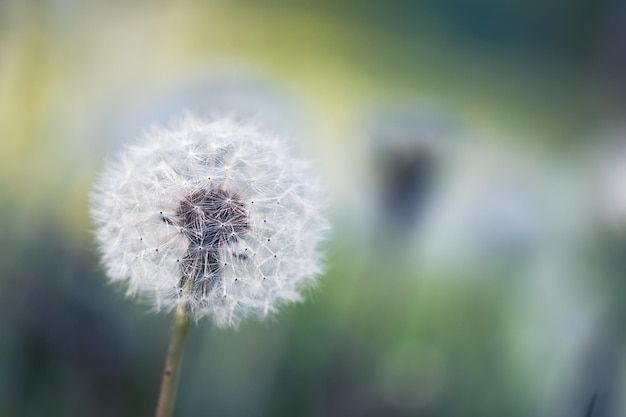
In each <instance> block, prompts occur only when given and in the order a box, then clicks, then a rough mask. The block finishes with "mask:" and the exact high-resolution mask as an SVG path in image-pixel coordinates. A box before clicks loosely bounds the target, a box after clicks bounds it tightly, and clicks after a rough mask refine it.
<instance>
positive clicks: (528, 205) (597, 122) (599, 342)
mask: <svg viewBox="0 0 626 417" xmlns="http://www.w3.org/2000/svg"><path fill="white" fill-rule="evenodd" d="M625 28H626V7H625V6H624V4H623V2H620V1H618V0H613V1H612V0H603V1H594V0H573V1H567V2H566V1H559V0H553V1H534V0H533V1H528V0H510V1H492V0H479V1H475V2H466V1H462V0H445V1H434V0H428V1H421V2H420V1H409V0H406V1H396V2H379V3H375V2H366V1H346V2H333V1H302V2H289V1H282V0H274V1H268V2H262V3H261V2H254V1H244V0H240V1H216V2H200V1H197V2H195V1H180V2H166V1H156V2H148V1H139V2H121V1H119V2H118V1H109V2H99V1H85V2H77V1H70V0H59V1H43V0H42V1H32V2H29V1H11V0H9V1H3V2H1V3H0V415H2V416H42V415H46V416H113V415H115V416H122V415H135V416H139V415H151V414H152V413H153V411H154V408H155V405H156V396H157V392H158V387H159V383H160V380H159V379H160V374H161V370H162V366H163V360H164V356H165V352H166V346H167V341H168V337H169V330H170V324H171V317H168V316H166V315H163V314H161V315H156V314H152V313H151V312H150V311H149V307H147V306H143V305H139V304H137V303H135V302H134V301H133V300H128V299H126V298H125V297H124V296H123V289H120V288H117V287H112V286H109V285H107V284H106V279H105V277H104V275H103V272H102V268H101V267H100V266H99V264H98V257H97V250H96V248H95V245H94V241H93V235H92V225H91V224H90V219H89V216H88V201H89V199H88V195H89V190H90V186H91V183H92V182H93V180H94V178H95V177H96V175H97V173H98V171H99V170H100V169H101V168H102V166H103V161H104V160H105V158H106V157H107V156H110V155H111V154H112V153H114V152H115V151H116V150H117V149H119V148H120V147H121V146H122V145H123V143H125V142H127V141H129V140H132V139H133V138H135V137H136V136H138V135H139V134H140V132H141V131H142V129H143V128H146V127H148V126H150V125H151V124H155V123H158V124H163V123H167V121H168V120H169V118H170V116H172V115H177V114H180V113H181V112H182V111H183V110H184V109H187V110H189V111H193V112H199V113H203V114H223V113H228V114H230V113H234V114H238V115H241V116H242V117H254V118H256V119H257V120H258V121H259V122H260V123H262V124H264V125H266V127H267V129H273V130H275V131H277V132H278V133H281V134H285V135H287V136H292V137H294V138H297V139H300V140H299V141H298V146H300V147H301V148H302V149H303V150H304V151H305V152H306V153H307V154H309V155H310V156H311V157H312V158H313V159H315V160H316V161H317V163H318V165H319V167H320V171H321V173H322V176H323V177H324V180H325V182H326V183H327V184H328V186H329V194H330V195H331V200H332V201H333V204H332V209H331V210H330V212H329V215H330V217H331V219H332V221H333V223H334V229H335V230H334V235H333V239H332V241H330V242H329V243H328V244H327V245H326V252H327V255H328V256H327V258H328V265H329V272H328V273H327V274H326V275H325V276H324V277H322V278H321V279H320V285H319V287H318V288H317V289H315V290H314V291H312V292H311V294H309V296H308V297H307V298H308V301H307V302H306V303H304V304H302V305H297V306H292V307H289V308H287V309H285V310H284V311H283V312H282V313H281V314H280V315H279V316H277V317H276V318H275V319H273V320H272V321H270V322H267V323H247V324H245V325H244V326H242V327H241V328H240V329H239V330H238V331H232V330H217V329H214V328H212V327H211V325H210V324H209V323H208V322H206V323H203V322H201V323H199V324H198V326H197V328H194V329H193V331H192V332H191V336H190V340H189V343H188V345H187V351H186V356H185V358H184V367H183V373H182V379H181V384H180V392H179V397H178V403H177V409H176V414H177V415H180V416H207V415H213V416H483V417H489V416H494V417H495V416H498V417H500V416H578V415H580V416H584V415H586V414H585V413H587V410H588V408H589V406H590V404H591V403H592V402H593V401H594V400H593V398H594V396H595V402H594V404H595V405H594V407H593V408H594V409H593V416H596V417H597V416H623V415H626V323H625V322H624V313H625V312H626V308H625V307H624V305H625V302H626V283H624V281H623V278H624V277H623V275H624V273H623V271H624V268H625V267H626V240H625V239H626V229H625V226H626V124H625V120H624V114H625V113H624V110H625V109H626V78H625V77H624V74H626V52H625V49H624V45H625V44H626V29H625Z"/></svg>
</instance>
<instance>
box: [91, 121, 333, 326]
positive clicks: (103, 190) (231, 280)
mask: <svg viewBox="0 0 626 417" xmlns="http://www.w3.org/2000/svg"><path fill="white" fill-rule="evenodd" d="M198 190H225V191H226V192H228V193H229V194H228V195H234V196H236V197H237V198H238V199H239V201H240V202H241V205H242V206H243V207H244V209H243V210H245V214H246V216H247V220H246V222H245V225H244V226H242V227H239V228H238V229H237V236H236V237H235V238H231V239H221V236H222V235H219V236H218V235H216V233H217V232H213V231H212V229H209V226H202V225H200V226H198V227H200V230H204V229H202V227H205V228H206V230H207V231H206V233H205V234H206V235H207V236H210V237H213V238H214V240H215V241H216V242H217V238H220V239H221V240H220V241H219V242H221V243H219V242H218V243H217V244H216V243H215V242H213V243H212V244H213V247H212V249H210V251H209V252H206V249H203V250H204V251H205V252H199V251H198V250H197V249H193V250H195V252H193V253H194V255H190V253H191V251H192V249H191V247H192V246H193V245H192V240H193V238H192V239H191V240H190V238H189V236H190V235H189V231H188V230H186V229H185V226H184V225H183V224H182V221H179V220H177V219H180V218H181V216H182V214H181V202H182V201H188V200H189V196H190V195H193V193H194V192H196V191H198ZM186 199H187V200H186ZM321 200H322V193H321V190H320V187H319V185H318V182H317V179H316V178H315V176H313V175H312V173H311V171H310V170H309V168H308V166H307V164H306V163H304V162H302V161H300V160H298V159H294V158H293V157H292V156H291V155H290V154H289V152H288V149H287V147H286V144H285V143H284V142H283V141H281V140H279V139H277V138H274V137H272V136H269V135H267V134H265V133H263V132H260V131H259V130H258V129H256V128H255V127H254V126H250V125H245V124H241V123H235V122H233V121H231V120H215V121H203V120H200V119H197V118H194V117H193V116H186V117H185V118H183V119H182V120H180V121H179V122H178V123H177V124H175V125H174V126H173V127H172V128H170V129H153V130H152V131H150V132H149V133H147V134H146V135H145V138H144V139H143V140H142V141H140V142H139V143H137V144H136V145H133V146H127V147H126V148H125V149H124V151H123V152H122V153H121V154H120V155H119V157H118V158H117V160H116V161H115V162H113V163H111V164H109V165H108V166H107V168H106V169H105V171H104V173H103V174H102V176H101V177H100V179H99V180H98V182H97V183H96V185H95V189H94V192H93V194H92V204H91V214H92V217H93V220H94V223H95V225H96V236H97V240H98V243H99V247H100V250H101V254H102V259H103V264H104V266H105V268H106V272H107V275H108V276H109V278H110V280H111V281H112V282H123V283H125V285H126V288H127V292H128V294H129V295H133V296H138V297H140V298H142V299H146V300H148V301H149V302H151V303H153V304H154V306H155V307H156V309H157V310H163V309H165V310H171V309H174V308H176V307H177V306H179V305H186V306H187V308H188V309H189V313H190V315H191V316H192V317H193V318H194V319H196V320H197V319H199V318H201V317H204V316H210V317H211V318H212V320H213V321H214V323H215V324H216V325H217V326H220V327H225V326H233V327H236V326H237V325H238V324H239V323H240V322H241V320H243V319H245V318H248V317H250V318H258V319H262V318H265V317H267V316H268V315H269V314H271V313H273V312H275V311H276V310H277V308H278V307H280V306H281V305H282V304H285V303H289V302H294V301H300V300H301V292H302V291H303V290H304V289H305V288H307V287H309V286H310V285H311V284H312V283H313V282H314V280H315V278H316V277H317V276H318V275H319V274H320V273H321V272H323V262H322V256H321V253H320V252H319V250H318V246H319V243H320V242H321V241H322V240H323V239H324V236H325V234H326V231H328V230H329V224H328V222H327V221H326V220H325V219H324V217H323V216H322V215H321V209H322V203H321ZM229 201H230V200H229ZM188 206H189V205H188ZM196 208H197V207H196ZM207 210H208V209H207ZM199 213H200V211H199ZM207 213H208V214H207ZM207 213H201V214H202V215H203V216H204V215H205V214H206V215H207V216H210V215H211V214H210V213H209V212H208V211H207ZM202 218H203V219H204V217H202ZM193 219H195V217H194V218H193ZM209 220H211V221H213V219H208V217H207V220H206V222H207V223H206V224H207V225H208V224H209V223H208V221H209ZM217 221H218V222H219V221H220V220H219V219H218V220H217ZM213 223H215V221H213ZM213 223H211V224H213ZM203 224H204V223H203ZM227 226H229V227H231V226H230V225H228V224H227ZM211 227H212V226H211ZM222 227H223V224H222ZM244 229H245V231H242V230H244ZM234 234H235V229H234V228H233V233H232V235H234ZM216 236H217V237H216ZM202 239H204V238H202ZM196 241H199V240H198V239H196ZM203 242H204V240H203ZM196 246H197V245H196ZM206 253H210V255H207V256H209V258H210V260H208V258H207V260H206V262H201V261H197V259H200V260H202V256H205V255H203V254H206ZM193 256H195V257H197V258H193ZM190 259H191V260H190ZM215 260H218V261H219V267H214V266H213V265H214V264H216V262H214V261H215ZM185 262H186V263H185ZM182 263H185V266H184V267H183V266H182V265H181V264H182ZM198 265H200V266H198ZM207 265H211V267H210V268H208V267H207ZM196 267H198V268H199V267H202V268H204V272H203V271H191V274H189V273H187V275H188V276H187V277H186V278H185V277H183V275H185V274H183V270H184V271H186V272H189V271H190V269H193V268H196ZM207 269H210V270H209V271H208V272H207V271H206V270H207ZM190 277H191V278H190ZM191 280H192V281H194V282H191ZM201 280H205V281H202V284H204V286H203V287H202V288H203V290H202V291H200V290H198V289H191V288H200V287H201V285H200V281H201ZM185 281H188V282H190V284H189V285H183V284H182V283H183V282H185ZM207 283H209V284H210V285H208V284H207Z"/></svg>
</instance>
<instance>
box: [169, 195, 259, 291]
mask: <svg viewBox="0 0 626 417" xmlns="http://www.w3.org/2000/svg"><path fill="white" fill-rule="evenodd" d="M166 221H168V222H171V223H173V224H175V225H176V226H178V227H180V230H181V233H183V234H184V235H185V236H186V237H187V238H188V239H189V246H188V249H187V253H186V255H185V257H184V258H183V260H182V262H181V267H182V277H181V279H180V281H179V286H180V288H183V286H184V285H185V283H186V282H187V281H188V280H189V279H191V283H190V285H189V287H190V288H189V289H190V290H191V291H192V293H194V294H196V295H204V296H206V294H207V293H208V292H209V291H210V290H211V289H212V288H213V287H214V285H215V283H216V281H217V278H218V277H220V276H221V275H222V273H223V270H222V269H223V268H224V265H225V264H224V262H221V260H220V250H221V249H222V248H223V247H224V246H227V245H231V244H234V243H236V242H238V241H239V240H240V239H242V238H243V237H244V236H245V234H246V232H247V231H248V229H249V221H248V211H247V210H246V207H245V205H244V203H243V201H242V199H241V198H240V197H239V196H238V195H237V194H235V193H231V192H229V191H228V190H226V189H224V188H221V187H220V188H218V187H215V188H209V189H199V190H196V191H194V192H192V193H191V194H189V195H188V196H186V197H185V198H184V199H183V200H182V201H181V203H180V206H179V207H178V210H177V211H176V214H175V215H174V216H173V217H170V218H168V219H167V220H166Z"/></svg>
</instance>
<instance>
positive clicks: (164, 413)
mask: <svg viewBox="0 0 626 417" xmlns="http://www.w3.org/2000/svg"><path fill="white" fill-rule="evenodd" d="M186 310H187V309H186V305H181V306H179V307H178V309H177V310H176V317H175V318H174V326H173V328H172V338H171V339H170V347H169V349H168V351H167V358H166V359H165V369H164V370H163V380H162V382H161V392H160V394H159V403H158V405H157V411H156V417H171V416H172V413H173V411H174V402H175V401H176V387H177V385H178V375H179V374H180V364H181V359H182V357H183V349H184V347H185V339H186V338H187V332H188V330H189V317H188V316H187V311H186Z"/></svg>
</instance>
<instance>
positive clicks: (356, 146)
mask: <svg viewBox="0 0 626 417" xmlns="http://www.w3.org/2000/svg"><path fill="white" fill-rule="evenodd" d="M2 14H3V16H4V17H3V18H2V20H3V23H2V29H1V30H0V63H1V64H0V108H1V109H2V110H1V111H0V137H1V138H2V140H1V141H0V189H1V193H2V200H3V205H4V204H7V205H8V203H11V206H15V207H20V209H19V210H20V211H21V213H20V214H21V216H18V217H20V218H21V219H23V221H27V220H26V219H29V220H28V222H30V221H32V220H31V219H33V218H36V217H38V213H41V212H42V211H45V213H46V216H45V217H48V215H51V218H56V219H59V220H60V221H61V224H62V225H63V226H62V229H65V230H67V231H70V233H74V234H75V235H76V236H75V237H78V238H79V239H84V238H85V237H86V236H87V235H86V234H85V233H84V231H85V230H87V229H89V227H90V226H89V219H88V214H87V213H88V210H87V197H86V196H87V194H88V190H89V188H90V184H91V183H92V181H93V179H94V176H95V175H96V172H97V170H98V169H99V168H100V166H101V164H102V158H103V157H104V156H105V155H106V154H108V153H109V152H110V151H111V149H110V148H109V147H107V146H106V145H105V144H103V143H102V140H101V139H98V134H100V133H99V132H98V131H99V130H101V129H102V125H103V123H107V120H108V119H107V118H110V117H111V116H110V115H111V113H112V111H113V109H118V108H120V106H122V105H124V104H125V103H127V102H128V101H132V100H133V98H134V97H135V96H136V95H141V94H144V95H150V94H152V95H158V92H159V91H160V90H161V89H164V88H167V89H169V90H170V91H171V90H172V89H175V86H176V85H177V83H180V84H181V85H182V84H184V83H185V81H186V80H189V79H198V78H200V79H207V80H208V79H211V77H213V76H223V75H224V74H229V73H241V75H242V76H243V77H245V76H248V75H251V76H253V77H258V78H262V79H266V80H268V82H270V83H272V84H274V85H278V86H280V87H281V88H283V89H284V90H285V91H288V92H289V94H290V95H291V96H293V97H295V98H296V99H297V102H298V103H299V105H300V107H301V112H302V113H303V114H306V115H307V118H308V123H307V126H306V129H307V131H308V133H309V135H310V137H311V138H313V141H314V143H315V145H314V148H315V149H316V152H318V157H319V158H318V159H319V160H320V161H321V162H320V164H321V165H322V166H323V167H324V169H325V171H326V173H327V174H326V175H327V176H328V177H329V178H333V181H334V182H336V183H337V184H338V187H339V189H344V190H345V189H349V188H350V186H351V184H352V183H353V181H354V180H357V179H358V178H356V177H358V176H359V175H361V174H360V173H359V172H360V171H359V170H361V171H362V170H365V169H366V168H365V167H363V166H359V162H358V161H360V160H362V159H363V157H364V153H365V150H364V146H363V135H364V127H363V118H364V115H365V114H366V113H367V111H369V110H371V109H372V108H377V107H383V106H385V105H398V104H400V105H408V106H420V105H424V104H426V105H427V106H433V107H439V108H445V109H447V110H450V111H451V112H452V113H455V114H456V116H458V117H459V119H460V120H462V121H463V122H464V123H468V124H469V125H470V126H473V127H474V128H476V129H478V131H480V130H484V131H485V132H489V135H492V136H493V137H496V138H501V137H503V136H505V133H504V132H506V129H519V128H520V127H521V128H523V131H524V134H525V135H527V136H528V137H529V138H532V140H536V141H538V142H541V139H542V137H551V138H555V137H556V138H567V137H570V136H571V134H572V133H574V132H575V131H576V123H575V121H576V120H578V119H579V115H580V114H579V113H580V112H581V111H583V110H581V107H580V106H579V104H580V103H576V102H575V100H572V99H571V98H572V97H576V96H578V95H579V94H580V91H579V88H580V85H579V84H577V83H576V82H572V80H574V81H575V80H576V77H577V74H576V73H575V72H573V71H572V72H571V73H570V72H567V71H565V73H564V72H563V71H562V69H563V68H561V67H559V64H558V63H544V64H543V66H542V67H541V71H537V70H536V68H533V67H532V66H531V65H529V64H528V63H525V61H524V60H523V59H518V58H516V57H515V56H506V54H505V55H501V56H498V57H494V56H493V55H487V54H484V53H483V54H481V52H480V51H476V50H472V49H466V48H464V46H463V45H462V43H455V42H454V40H451V39H449V38H448V37H446V36H444V32H443V31H442V30H441V31H438V30H437V24H438V22H437V21H436V20H433V19H431V18H430V17H429V16H418V17H417V23H420V24H424V25H425V27H428V29H429V32H428V33H429V35H428V36H427V37H424V39H421V40H415V39H412V40H411V41H410V42H408V41H406V40H405V39H403V38H402V37H401V36H399V35H397V34H392V33H388V32H385V31H384V29H381V28H377V27H375V26H370V25H368V24H367V22H364V21H358V20H354V21H351V20H349V19H339V18H337V17H335V16H334V15H332V14H321V13H319V12H315V11H314V10H308V9H306V8H303V9H298V8H296V7H292V8H281V7H279V6H277V5H274V6H272V5H263V4H260V3H254V2H210V3H203V2H191V3H190V2H171V3H169V2H155V3H147V2H146V3H136V4H125V3H121V2H120V3H116V2H112V3H89V4H72V3H70V2H66V3H63V2H62V3H59V4H55V7H54V8H53V7H52V6H50V5H48V6H46V5H45V4H41V5H39V6H37V5H29V4H27V3H22V2H13V3H9V4H8V5H4V6H2ZM433 27H434V29H433ZM437 33H440V35H437ZM564 74H565V76H564ZM529 86H531V88H529ZM503 104H506V105H503ZM546 109H550V111H548V112H546ZM564 119H565V120H570V121H572V123H563V120H564ZM487 136H488V135H487ZM116 140H119V138H116ZM351 175H354V176H355V178H351V177H350V176H351ZM24 210H25V211H26V212H27V213H25V212H24Z"/></svg>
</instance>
